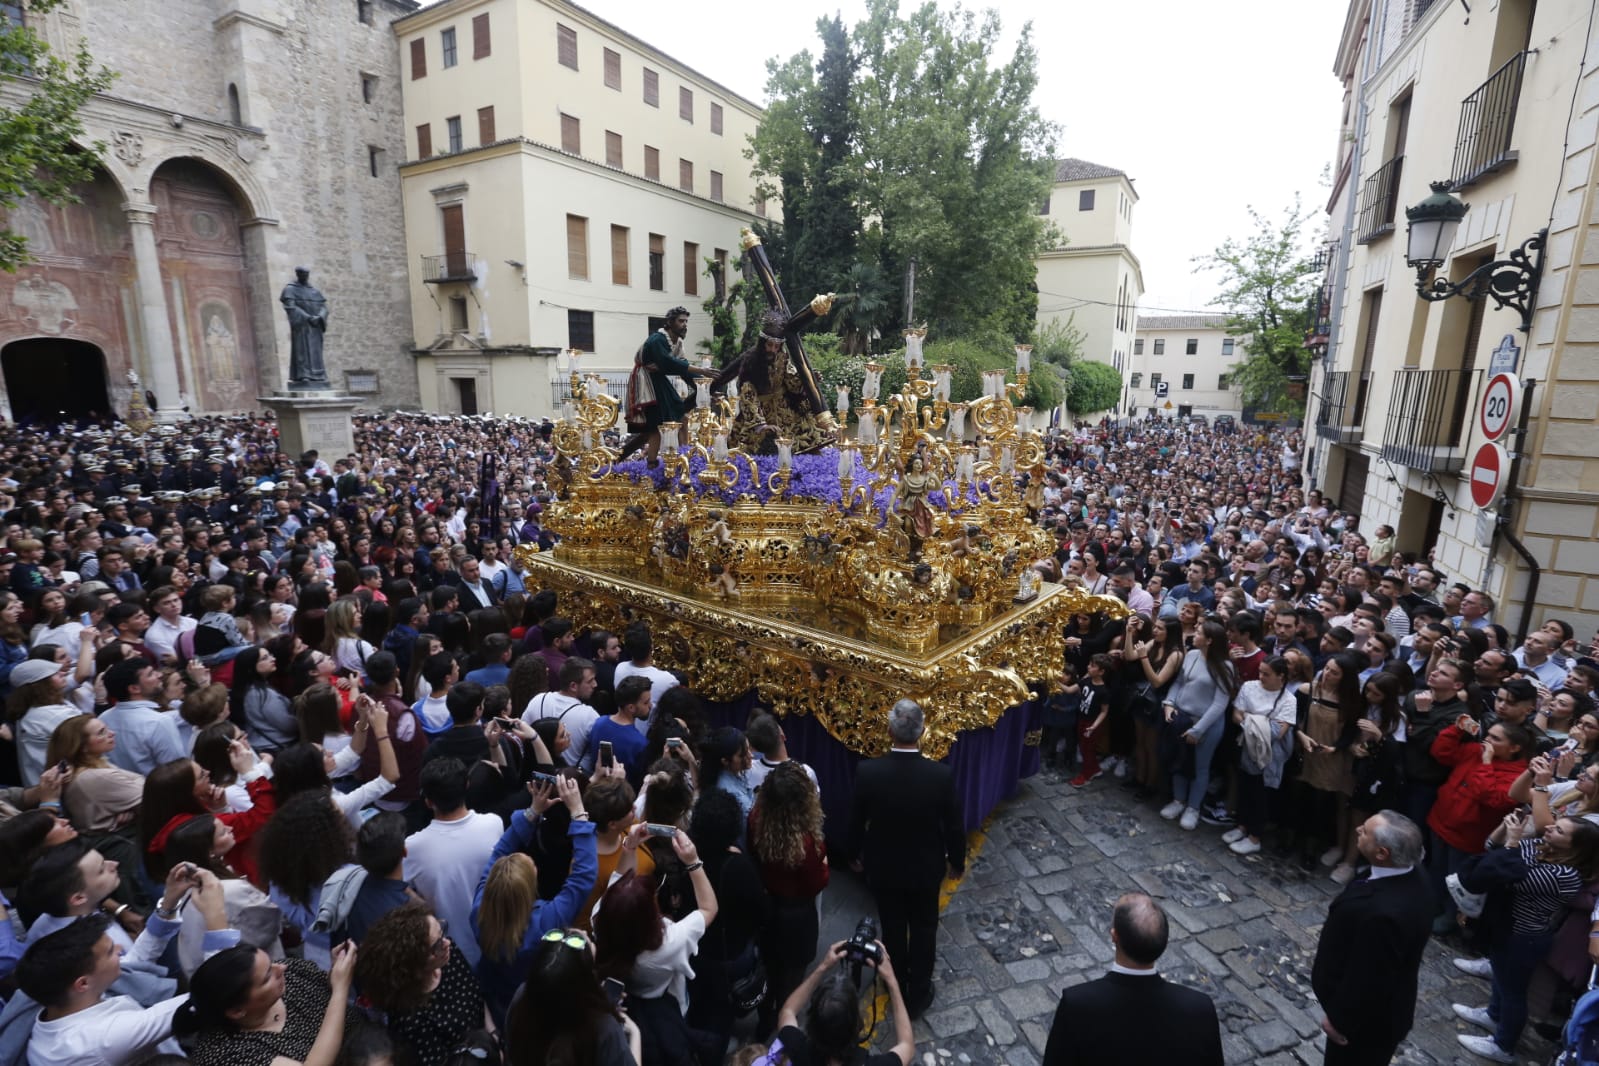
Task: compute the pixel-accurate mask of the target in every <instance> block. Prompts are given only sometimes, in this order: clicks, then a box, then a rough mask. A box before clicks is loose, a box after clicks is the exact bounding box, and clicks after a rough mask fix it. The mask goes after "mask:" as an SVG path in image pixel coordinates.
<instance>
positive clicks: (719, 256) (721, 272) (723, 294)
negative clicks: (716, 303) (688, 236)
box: [712, 248, 727, 300]
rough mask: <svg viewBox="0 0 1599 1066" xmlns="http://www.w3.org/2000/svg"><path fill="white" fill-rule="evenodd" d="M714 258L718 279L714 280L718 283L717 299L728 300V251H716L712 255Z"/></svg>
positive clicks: (719, 249)
mask: <svg viewBox="0 0 1599 1066" xmlns="http://www.w3.org/2000/svg"><path fill="white" fill-rule="evenodd" d="M712 257H713V258H714V259H715V260H716V277H715V279H714V280H715V282H716V298H717V299H718V300H725V299H727V249H725V248H718V249H716V251H715V252H713V253H712Z"/></svg>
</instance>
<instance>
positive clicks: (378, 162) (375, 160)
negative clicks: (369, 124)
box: [366, 144, 383, 178]
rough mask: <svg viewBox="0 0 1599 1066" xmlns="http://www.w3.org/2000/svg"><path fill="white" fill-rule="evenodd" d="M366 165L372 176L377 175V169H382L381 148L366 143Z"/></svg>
mask: <svg viewBox="0 0 1599 1066" xmlns="http://www.w3.org/2000/svg"><path fill="white" fill-rule="evenodd" d="M366 166H367V169H368V170H370V171H371V172H372V176H373V177H374V178H375V177H377V176H378V171H380V170H382V169H383V149H381V148H378V147H377V146H375V145H370V144H369V145H367V146H366Z"/></svg>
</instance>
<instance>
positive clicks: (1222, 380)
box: [1216, 374, 1233, 392]
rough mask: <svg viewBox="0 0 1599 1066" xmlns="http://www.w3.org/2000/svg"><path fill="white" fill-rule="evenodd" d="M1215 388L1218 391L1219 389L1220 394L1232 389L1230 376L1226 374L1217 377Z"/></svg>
mask: <svg viewBox="0 0 1599 1066" xmlns="http://www.w3.org/2000/svg"><path fill="white" fill-rule="evenodd" d="M1216 387H1217V388H1218V389H1220V390H1221V391H1222V392H1226V391H1227V390H1228V389H1230V388H1232V387H1233V383H1232V378H1231V376H1230V375H1228V374H1223V375H1221V376H1220V377H1218V378H1217V379H1216Z"/></svg>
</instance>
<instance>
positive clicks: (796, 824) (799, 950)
mask: <svg viewBox="0 0 1599 1066" xmlns="http://www.w3.org/2000/svg"><path fill="white" fill-rule="evenodd" d="M749 843H750V857H751V858H753V859H754V860H755V862H756V865H757V866H758V868H759V870H760V875H761V883H762V884H764V885H765V886H766V892H767V894H768V895H769V896H770V897H771V899H772V903H773V911H774V913H773V915H772V921H770V922H769V923H767V926H766V935H765V936H764V937H763V938H762V939H761V955H762V957H763V958H764V959H765V960H766V979H767V981H768V982H770V984H769V987H768V989H767V996H766V999H765V1001H764V1002H762V1004H761V1015H760V1022H761V1024H760V1027H759V1030H758V1031H759V1032H761V1033H766V1032H770V1031H771V1029H772V1026H773V1025H774V1024H776V1021H777V1008H778V1007H779V1006H780V1005H781V1004H782V1003H783V1001H784V1000H786V999H788V996H789V993H790V992H793V991H794V989H796V988H798V987H799V985H800V982H801V981H803V980H805V972H806V970H807V969H808V968H809V967H810V964H811V960H812V959H813V958H815V957H816V940H817V937H818V935H819V933H820V926H819V922H818V918H817V913H816V897H817V896H819V895H820V894H821V892H822V889H824V888H826V887H827V882H828V877H829V874H830V868H829V867H828V865H827V841H826V839H825V838H824V837H823V836H822V799H821V797H820V796H819V795H818V794H817V792H816V785H815V784H814V783H813V782H812V781H811V777H810V775H809V774H807V773H806V772H805V768H804V767H803V766H802V765H800V764H799V763H797V762H795V761H794V760H792V759H790V760H789V761H787V762H784V763H779V764H778V766H777V769H775V770H773V771H772V772H771V773H769V774H767V775H766V780H765V781H763V782H762V783H761V787H760V789H759V791H757V792H756V793H755V807H754V809H752V810H751V811H750V819H749Z"/></svg>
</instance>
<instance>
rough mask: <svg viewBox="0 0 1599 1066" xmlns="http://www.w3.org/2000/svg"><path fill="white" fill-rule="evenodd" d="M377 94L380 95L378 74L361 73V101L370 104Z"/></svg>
mask: <svg viewBox="0 0 1599 1066" xmlns="http://www.w3.org/2000/svg"><path fill="white" fill-rule="evenodd" d="M377 95H378V79H377V75H375V74H363V75H361V102H362V103H363V104H370V103H371V102H372V101H373V100H375V99H377Z"/></svg>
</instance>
